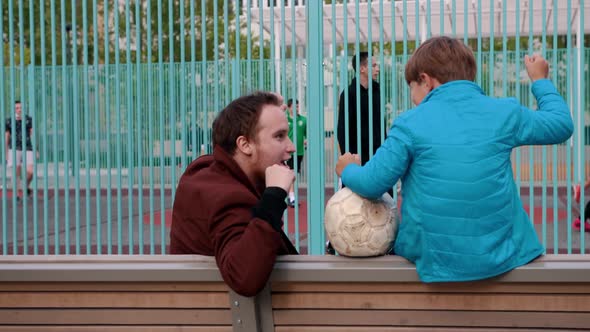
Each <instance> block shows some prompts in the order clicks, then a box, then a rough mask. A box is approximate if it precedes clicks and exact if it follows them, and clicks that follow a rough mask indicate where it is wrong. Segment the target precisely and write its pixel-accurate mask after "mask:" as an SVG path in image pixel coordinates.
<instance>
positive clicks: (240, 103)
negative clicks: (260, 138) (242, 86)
mask: <svg viewBox="0 0 590 332" xmlns="http://www.w3.org/2000/svg"><path fill="white" fill-rule="evenodd" d="M281 103H282V101H281V100H280V98H279V96H278V95H276V94H274V93H271V92H264V91H259V92H255V93H253V94H250V95H246V96H242V97H239V98H238V99H235V100H234V101H232V102H231V103H229V104H228V105H227V106H226V107H225V108H224V109H223V110H222V111H221V112H220V113H219V114H218V115H217V118H215V121H213V146H216V145H219V146H220V147H222V148H223V149H224V150H225V151H226V152H228V153H229V154H232V155H233V154H234V152H235V150H236V140H237V139H238V137H240V136H245V137H247V138H248V139H250V140H255V139H256V133H257V132H258V128H257V125H258V119H259V118H260V113H261V111H262V108H263V107H264V106H265V105H276V106H281Z"/></svg>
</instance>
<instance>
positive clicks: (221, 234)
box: [170, 92, 297, 296]
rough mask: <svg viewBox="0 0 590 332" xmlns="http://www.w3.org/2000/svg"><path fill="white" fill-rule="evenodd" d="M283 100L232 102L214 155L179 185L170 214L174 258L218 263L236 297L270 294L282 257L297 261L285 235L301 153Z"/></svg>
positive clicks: (264, 96) (261, 97)
mask: <svg viewBox="0 0 590 332" xmlns="http://www.w3.org/2000/svg"><path fill="white" fill-rule="evenodd" d="M281 104H282V100H281V98H280V97H279V96H278V95H276V94H274V93H268V92H257V93H254V94H252V95H247V96H243V97H240V98H238V99H236V100H234V101H232V102H231V103H230V104H229V105H227V107H226V108H225V109H224V110H222V111H221V113H219V115H218V116H217V118H216V119H215V121H214V122H213V154H212V155H205V156H202V157H200V158H198V159H197V160H195V161H193V162H192V163H191V164H190V165H189V166H188V168H187V169H186V171H185V173H184V174H183V175H182V177H181V178H180V182H179V183H178V189H177V191H176V198H175V200H174V206H173V209H172V229H171V231H170V251H171V253H172V254H199V255H210V256H215V260H216V261H217V266H218V267H219V270H220V272H221V275H222V277H223V280H224V281H225V282H226V283H227V284H228V286H229V287H230V288H232V289H233V290H234V291H235V292H236V293H238V294H241V295H245V296H254V295H256V294H257V293H258V292H259V291H260V290H261V289H262V288H264V286H265V284H266V282H267V280H268V278H269V276H270V273H271V272H272V269H273V266H274V263H275V260H276V257H277V255H287V254H297V250H296V249H295V248H294V247H293V244H291V242H290V241H289V239H288V238H287V236H286V235H285V233H283V231H282V226H283V221H282V215H283V212H284V210H285V208H286V207H287V204H286V203H285V198H286V196H287V191H288V190H289V187H290V186H291V184H292V183H293V181H294V179H295V174H294V173H293V171H292V170H291V169H289V167H287V166H286V165H285V164H284V163H285V161H287V160H289V159H290V158H291V154H292V153H293V152H294V151H295V146H294V145H293V143H292V142H291V140H290V139H289V136H288V132H289V124H288V123H287V118H286V116H285V113H284V112H283V111H282V110H281V108H280V106H281Z"/></svg>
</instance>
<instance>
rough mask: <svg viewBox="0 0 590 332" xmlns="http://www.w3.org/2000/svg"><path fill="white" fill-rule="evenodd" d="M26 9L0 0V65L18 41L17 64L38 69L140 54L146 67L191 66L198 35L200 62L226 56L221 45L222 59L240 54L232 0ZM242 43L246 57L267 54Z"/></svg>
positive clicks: (101, 0) (96, 0)
mask: <svg viewBox="0 0 590 332" xmlns="http://www.w3.org/2000/svg"><path fill="white" fill-rule="evenodd" d="M72 3H73V4H74V6H73V7H72ZM32 4H33V5H32V7H30V6H31V1H29V0H22V1H15V0H9V1H2V2H0V6H1V7H2V8H1V9H2V27H1V35H2V37H3V45H4V65H5V66H7V65H9V57H8V56H7V55H9V54H10V52H11V51H12V52H13V54H14V56H15V59H17V58H18V59H20V53H19V52H20V45H21V44H23V45H25V46H24V47H25V49H26V50H28V51H25V57H24V59H25V65H28V64H31V63H34V64H35V65H40V64H41V63H42V61H45V63H46V64H47V65H54V64H55V65H61V64H64V63H66V64H84V63H85V62H86V61H87V62H88V63H89V64H93V63H94V62H95V58H96V60H97V62H98V63H100V64H104V63H115V62H116V60H118V61H119V62H120V63H125V62H127V61H128V60H129V61H131V62H136V61H137V58H138V57H139V60H140V62H143V63H144V62H147V61H148V57H149V61H151V62H158V61H162V62H180V61H181V60H185V61H189V60H191V59H195V60H196V61H199V60H201V59H203V58H204V57H203V52H202V50H203V43H202V41H203V36H204V39H205V47H204V49H205V57H206V58H207V59H208V60H211V59H213V58H214V56H215V52H216V51H217V56H218V58H220V59H223V58H224V57H226V52H225V49H224V48H225V45H229V48H228V50H227V56H228V57H229V58H234V57H235V56H236V54H237V52H236V47H239V48H240V58H242V59H245V58H246V57H247V38H246V36H245V35H244V29H245V26H246V23H245V22H240V25H241V26H242V29H240V40H239V45H238V46H236V30H235V25H236V24H235V22H236V15H235V14H236V13H235V8H234V5H233V4H234V2H233V1H229V0H225V1H224V0H216V1H214V0H206V1H202V0H147V1H145V0H144V1H140V0H129V1H127V2H121V1H115V0H87V1H86V3H84V1H75V2H73V1H69V0H56V1H55V2H54V6H53V8H52V6H51V4H52V3H51V2H49V1H32ZM41 4H43V7H41ZM85 4H86V5H85ZM115 4H118V5H116V6H115ZM202 4H205V7H204V8H202ZM225 4H227V9H226V7H225V6H224V5H225ZM191 9H192V13H193V16H192V17H191ZM42 11H43V13H42ZM224 11H225V12H226V13H227V16H224ZM52 13H53V15H52ZM148 13H149V17H148ZM181 14H182V15H181ZM41 15H42V16H43V17H41ZM95 16H96V20H95V19H94V17H95ZM11 18H12V20H11ZM31 18H32V21H31ZM138 18H139V20H138ZM191 18H192V19H193V20H192V27H193V28H194V31H193V30H191ZM203 18H204V20H203ZM226 18H227V19H226ZM203 22H204V25H203V24H202V23H203ZM105 23H106V24H105ZM105 26H106V28H105ZM31 27H32V28H31ZM11 28H12V43H10V41H11V39H10V35H11ZM203 29H204V31H205V33H204V34H203ZM226 29H227V41H226V40H225V37H226V36H225V32H226ZM21 30H22V31H21ZM95 30H96V32H95ZM70 31H71V32H70ZM138 31H139V34H138ZM215 31H217V36H216V34H215ZM138 37H139V38H138ZM216 37H217V38H216ZM117 40H118V42H116V41H117ZM250 41H251V45H252V48H251V50H252V51H251V57H252V58H258V57H259V54H260V52H261V51H262V53H263V56H264V58H268V57H269V56H270V46H269V42H268V41H264V42H263V47H262V49H261V48H260V46H259V45H260V42H259V40H258V38H257V37H253V38H251V39H250ZM42 43H43V44H42ZM10 45H12V49H11V47H10ZM42 46H43V47H42ZM138 46H139V48H138ZM27 52H28V53H29V55H26V54H27ZM31 53H33V56H30V54H31ZM128 57H129V59H128ZM18 64H19V62H15V65H18Z"/></svg>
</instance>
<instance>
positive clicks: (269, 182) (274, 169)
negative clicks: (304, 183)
mask: <svg viewBox="0 0 590 332" xmlns="http://www.w3.org/2000/svg"><path fill="white" fill-rule="evenodd" d="M265 176H266V187H279V188H282V189H284V190H285V191H286V192H289V188H290V187H291V184H292V183H293V181H295V173H294V172H293V170H292V169H290V168H289V167H288V166H287V165H278V164H277V165H272V166H269V167H267V168H266V171H265Z"/></svg>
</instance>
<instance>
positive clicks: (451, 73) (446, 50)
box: [406, 36, 477, 84]
mask: <svg viewBox="0 0 590 332" xmlns="http://www.w3.org/2000/svg"><path fill="white" fill-rule="evenodd" d="M476 71H477V65H476V64H475V57H474V56H473V52H472V51H471V49H469V47H467V46H466V45H465V44H463V43H462V42H460V41H459V40H457V39H453V38H449V37H445V36H441V37H433V38H430V39H428V40H427V41H425V42H424V43H422V45H420V47H418V48H417V49H416V51H414V54H413V55H412V57H410V60H409V61H408V63H407V64H406V82H407V83H408V84H410V82H412V81H415V82H417V83H420V82H421V79H420V74H421V73H426V74H428V75H429V76H430V77H432V78H436V79H437V80H438V81H439V82H440V83H441V84H445V83H447V82H450V81H456V80H467V81H474V80H475V74H476Z"/></svg>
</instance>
